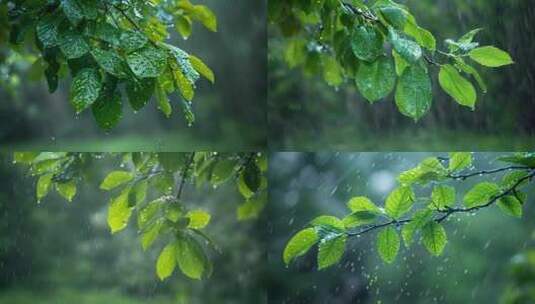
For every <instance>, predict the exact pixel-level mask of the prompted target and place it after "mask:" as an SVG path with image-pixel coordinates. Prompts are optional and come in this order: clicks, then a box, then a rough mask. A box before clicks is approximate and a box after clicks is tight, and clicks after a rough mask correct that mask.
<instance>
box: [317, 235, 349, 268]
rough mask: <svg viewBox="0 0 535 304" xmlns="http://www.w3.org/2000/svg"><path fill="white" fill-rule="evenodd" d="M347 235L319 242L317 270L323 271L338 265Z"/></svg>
mask: <svg viewBox="0 0 535 304" xmlns="http://www.w3.org/2000/svg"><path fill="white" fill-rule="evenodd" d="M346 240H347V235H346V234H341V235H336V236H334V237H330V238H325V239H322V240H321V241H320V244H319V246H318V247H319V249H318V269H319V270H321V269H325V268H327V267H329V266H331V265H333V264H336V263H338V261H340V259H341V258H342V256H343V255H344V251H345V245H346Z"/></svg>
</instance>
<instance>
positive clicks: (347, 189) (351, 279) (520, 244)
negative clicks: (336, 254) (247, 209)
mask: <svg viewBox="0 0 535 304" xmlns="http://www.w3.org/2000/svg"><path fill="white" fill-rule="evenodd" d="M431 155H432V156H437V155H438V156H447V155H446V154H444V153H438V154H437V153H315V154H314V153H275V154H273V155H272V157H271V159H270V171H269V172H270V173H269V174H270V200H271V204H269V205H268V207H267V208H268V209H267V210H266V211H265V212H267V214H266V216H265V218H267V219H269V221H268V223H267V235H266V236H265V238H266V239H265V242H266V244H267V246H268V249H267V250H268V262H267V263H268V266H267V269H268V270H269V271H268V273H267V274H266V276H265V286H266V288H267V291H268V294H269V295H270V303H287V304H301V303H303V304H304V303H307V304H313V303H336V304H338V303H340V304H341V303H411V304H420V303H421V304H424V303H425V304H429V303H444V304H445V303H496V302H497V301H498V299H502V298H503V299H504V303H507V304H510V303H532V302H529V301H528V302H507V301H505V298H506V294H508V293H510V289H513V288H515V289H514V291H518V290H519V288H522V291H524V290H525V288H527V287H529V288H531V289H532V288H534V286H535V284H533V280H532V279H529V280H525V279H524V281H523V283H522V285H519V283H517V282H519V278H518V272H519V271H518V269H524V268H525V267H524V266H519V265H516V266H511V262H510V261H511V258H512V257H513V256H515V255H516V254H517V253H522V252H523V251H525V250H526V248H530V247H533V245H535V224H534V223H533V220H532V218H533V214H535V208H534V205H533V204H532V203H533V201H534V198H535V196H534V195H535V191H534V189H533V187H531V188H529V189H531V190H528V197H529V199H528V202H527V203H526V204H525V207H524V216H523V217H522V219H517V218H512V217H508V216H507V215H505V214H503V213H502V212H501V211H500V210H499V209H498V208H497V207H491V208H488V209H484V210H481V211H479V212H478V213H477V214H473V215H472V214H467V215H459V216H455V217H454V218H452V219H450V220H448V221H447V222H446V223H445V229H446V232H447V234H448V244H447V245H446V248H445V251H444V254H443V255H442V256H440V257H431V256H429V255H428V254H427V252H426V251H425V249H424V248H423V246H421V245H418V244H413V245H412V246H411V247H410V248H406V247H405V246H404V245H402V246H401V249H400V253H399V255H398V257H397V258H396V261H395V262H394V263H393V264H388V265H387V264H385V263H384V262H382V261H381V259H380V258H379V257H378V253H377V250H376V243H375V242H376V241H375V239H376V233H374V232H372V233H369V234H367V235H364V236H362V237H358V238H353V239H350V240H349V241H348V244H347V247H346V253H345V255H344V257H343V259H342V261H341V262H340V264H338V265H335V266H334V267H332V268H328V269H326V270H323V271H318V270H317V269H316V253H315V250H311V251H310V252H309V253H307V254H306V255H305V256H303V257H300V258H298V259H297V260H296V262H294V263H292V264H291V265H290V266H289V267H288V268H286V267H285V266H284V263H283V261H282V252H283V249H284V246H285V245H286V242H287V241H288V240H289V239H290V237H291V236H292V235H293V234H294V233H296V232H297V231H298V230H300V229H302V228H303V227H304V226H305V225H306V224H307V223H308V222H309V221H310V220H312V219H313V218H315V217H316V216H319V215H324V214H331V215H335V216H342V215H343V214H346V213H347V209H346V206H345V204H346V202H347V201H348V200H349V199H350V198H351V197H354V196H362V195H364V196H368V197H369V198H370V199H372V201H374V202H375V203H376V204H378V205H383V204H384V199H385V197H386V196H387V194H388V193H389V192H390V191H391V190H392V189H393V188H394V187H395V186H396V181H395V178H396V177H397V175H398V174H399V173H400V172H402V171H404V170H407V169H409V168H412V167H414V166H415V165H416V164H418V163H419V162H420V161H421V160H422V159H424V158H425V157H428V156H431ZM498 155H500V154H498V153H478V154H475V155H474V165H475V167H476V168H478V169H488V168H497V167H500V166H503V165H504V164H503V163H502V164H500V163H499V162H497V161H495V159H496V157H497V156H498ZM489 178H490V177H487V179H485V180H487V181H494V180H495V179H494V178H490V180H489ZM497 178H501V175H498V176H496V179H497ZM480 181H482V179H481V178H479V177H478V178H476V179H475V180H466V181H464V182H454V183H452V185H454V186H455V188H456V189H457V193H458V194H457V197H459V199H460V198H462V195H463V194H464V193H466V191H468V190H469V189H470V188H471V187H472V186H473V185H474V184H475V183H477V182H480ZM515 259H516V258H513V265H514V263H515V262H514V261H515ZM530 259H532V258H530ZM517 264H518V263H517ZM522 265H525V264H522ZM512 267H515V268H514V269H517V270H516V271H515V270H514V269H513V268H512ZM530 271H531V270H526V272H522V273H531V272H530ZM511 272H513V273H512V274H511ZM515 272H516V274H515ZM524 278H526V276H524ZM520 280H522V279H520Z"/></svg>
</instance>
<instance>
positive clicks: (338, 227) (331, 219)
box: [310, 215, 345, 232]
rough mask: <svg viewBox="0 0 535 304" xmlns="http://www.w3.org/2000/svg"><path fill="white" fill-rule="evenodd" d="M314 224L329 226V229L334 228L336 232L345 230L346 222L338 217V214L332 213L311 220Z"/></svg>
mask: <svg viewBox="0 0 535 304" xmlns="http://www.w3.org/2000/svg"><path fill="white" fill-rule="evenodd" d="M310 224H311V225H312V226H321V227H326V228H329V230H331V231H332V230H334V231H336V232H341V231H344V230H345V226H344V223H343V222H342V221H341V220H340V219H339V218H337V217H336V216H331V215H321V216H318V217H316V218H315V219H313V220H312V221H310Z"/></svg>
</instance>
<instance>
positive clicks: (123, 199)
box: [108, 187, 132, 234]
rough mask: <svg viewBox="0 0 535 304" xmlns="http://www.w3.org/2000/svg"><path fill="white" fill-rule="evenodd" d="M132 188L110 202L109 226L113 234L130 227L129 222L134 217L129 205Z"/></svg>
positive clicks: (126, 189)
mask: <svg viewBox="0 0 535 304" xmlns="http://www.w3.org/2000/svg"><path fill="white" fill-rule="evenodd" d="M129 194H130V187H126V188H125V189H124V190H123V191H122V192H121V194H119V196H117V197H116V198H114V199H112V200H111V201H110V206H109V208H108V226H109V227H110V230H111V233H112V234H113V233H116V232H119V231H121V230H123V229H124V228H126V226H127V225H128V220H129V219H130V216H131V215H132V208H131V207H130V204H129V203H128V197H129Z"/></svg>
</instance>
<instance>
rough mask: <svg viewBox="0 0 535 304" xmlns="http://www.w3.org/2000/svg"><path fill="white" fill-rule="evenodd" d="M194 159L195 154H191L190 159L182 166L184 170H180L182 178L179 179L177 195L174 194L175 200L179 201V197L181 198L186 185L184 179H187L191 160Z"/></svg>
mask: <svg viewBox="0 0 535 304" xmlns="http://www.w3.org/2000/svg"><path fill="white" fill-rule="evenodd" d="M194 157H195V152H191V155H190V157H188V159H187V160H186V163H185V165H184V169H183V170H182V176H181V178H180V185H179V186H178V193H177V194H176V199H177V200H180V197H181V196H182V191H183V189H184V184H185V183H186V179H187V178H188V172H189V169H190V167H191V164H192V163H193V158H194Z"/></svg>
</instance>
